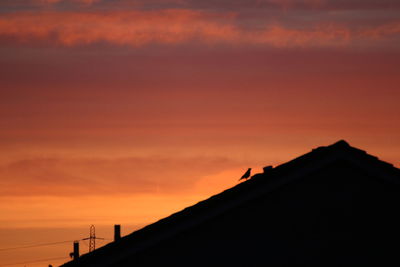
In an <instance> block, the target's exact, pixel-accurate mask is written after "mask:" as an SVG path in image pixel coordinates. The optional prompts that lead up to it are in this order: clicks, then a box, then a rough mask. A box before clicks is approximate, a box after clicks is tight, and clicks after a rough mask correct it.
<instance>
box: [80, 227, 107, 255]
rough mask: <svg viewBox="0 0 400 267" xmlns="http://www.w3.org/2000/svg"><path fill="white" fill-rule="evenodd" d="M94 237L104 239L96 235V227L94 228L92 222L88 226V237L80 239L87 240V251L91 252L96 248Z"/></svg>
mask: <svg viewBox="0 0 400 267" xmlns="http://www.w3.org/2000/svg"><path fill="white" fill-rule="evenodd" d="M96 239H101V240H104V238H102V237H96V229H95V228H94V225H93V224H92V225H91V226H90V235H89V237H86V238H83V239H82V240H89V252H92V251H93V250H95V249H96Z"/></svg>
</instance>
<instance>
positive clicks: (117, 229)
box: [114, 224, 121, 241]
mask: <svg viewBox="0 0 400 267" xmlns="http://www.w3.org/2000/svg"><path fill="white" fill-rule="evenodd" d="M119 239H121V225H119V224H116V225H114V241H118V240H119Z"/></svg>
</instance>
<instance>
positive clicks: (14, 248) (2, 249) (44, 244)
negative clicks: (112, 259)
mask: <svg viewBox="0 0 400 267" xmlns="http://www.w3.org/2000/svg"><path fill="white" fill-rule="evenodd" d="M86 239H88V238H83V239H79V241H80V240H86ZM96 239H102V240H111V239H109V238H96ZM74 241H75V240H66V241H59V242H51V243H39V244H32V245H26V246H19V247H10V248H0V252H3V251H9V250H17V249H25V248H36V247H45V246H54V245H59V244H65V243H71V242H74Z"/></svg>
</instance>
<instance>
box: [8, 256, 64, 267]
mask: <svg viewBox="0 0 400 267" xmlns="http://www.w3.org/2000/svg"><path fill="white" fill-rule="evenodd" d="M62 259H69V258H68V257H58V258H49V259H40V260H34V261H24V262H15V263H6V264H2V265H0V267H3V266H13V265H20V264H28V263H37V262H44V261H55V260H62Z"/></svg>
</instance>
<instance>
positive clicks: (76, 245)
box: [73, 241, 79, 260]
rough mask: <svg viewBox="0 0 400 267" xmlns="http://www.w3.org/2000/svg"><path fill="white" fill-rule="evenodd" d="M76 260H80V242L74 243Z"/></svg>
mask: <svg viewBox="0 0 400 267" xmlns="http://www.w3.org/2000/svg"><path fill="white" fill-rule="evenodd" d="M73 257H74V260H77V259H78V258H79V241H74V256H73Z"/></svg>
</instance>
